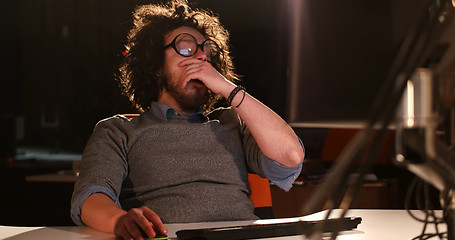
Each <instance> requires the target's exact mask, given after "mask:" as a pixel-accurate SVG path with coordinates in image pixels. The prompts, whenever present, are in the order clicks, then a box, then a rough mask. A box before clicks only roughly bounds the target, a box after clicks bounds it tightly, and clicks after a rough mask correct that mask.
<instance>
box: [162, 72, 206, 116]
mask: <svg viewBox="0 0 455 240" xmlns="http://www.w3.org/2000/svg"><path fill="white" fill-rule="evenodd" d="M191 81H199V80H191ZM191 81H190V82H191ZM163 82H164V89H165V90H166V91H167V92H168V93H169V95H171V96H172V98H174V100H175V101H176V102H177V104H178V105H179V107H180V109H181V110H182V111H184V112H187V113H192V112H197V111H199V110H200V109H201V107H202V106H203V105H204V104H206V103H207V101H208V99H209V96H210V93H209V90H208V88H207V87H205V86H204V87H195V86H189V87H190V88H193V89H192V91H185V90H184V89H181V88H180V87H179V82H178V81H170V79H169V78H168V77H166V79H164V81H163ZM190 84H191V83H190Z"/></svg>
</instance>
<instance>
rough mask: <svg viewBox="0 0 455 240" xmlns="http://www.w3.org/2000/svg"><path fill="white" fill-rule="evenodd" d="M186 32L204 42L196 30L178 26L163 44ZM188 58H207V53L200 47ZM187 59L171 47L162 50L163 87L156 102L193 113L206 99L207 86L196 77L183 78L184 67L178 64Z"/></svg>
mask: <svg viewBox="0 0 455 240" xmlns="http://www.w3.org/2000/svg"><path fill="white" fill-rule="evenodd" d="M181 33H188V34H191V35H192V36H193V37H194V38H196V40H197V42H198V44H200V43H202V42H204V40H205V38H204V36H203V35H202V34H201V33H200V32H198V31H197V30H195V29H193V28H190V27H179V28H177V29H175V30H173V31H171V32H170V33H169V34H167V35H166V36H165V45H167V44H169V43H171V42H172V41H173V40H174V38H175V37H176V36H177V35H179V34H181ZM190 58H196V59H199V60H201V61H206V60H207V55H206V54H204V52H202V51H201V50H200V49H198V50H197V52H196V54H195V55H193V56H191V57H190ZM186 59H188V57H184V56H181V55H179V54H177V53H176V52H175V50H174V49H173V48H172V47H169V48H166V50H165V52H164V69H163V73H164V82H165V83H164V89H163V91H162V92H161V94H160V96H159V97H158V102H160V103H163V104H166V105H168V106H170V107H172V108H175V109H176V110H178V111H180V112H182V113H193V112H195V111H197V110H199V108H200V107H201V105H202V104H203V103H204V102H205V101H207V98H208V96H209V93H208V89H207V87H206V86H205V85H204V84H203V83H202V82H201V81H199V80H197V79H191V80H189V81H185V80H184V77H183V75H184V73H185V69H186V67H185V66H183V67H181V66H179V63H180V62H182V61H184V60H186Z"/></svg>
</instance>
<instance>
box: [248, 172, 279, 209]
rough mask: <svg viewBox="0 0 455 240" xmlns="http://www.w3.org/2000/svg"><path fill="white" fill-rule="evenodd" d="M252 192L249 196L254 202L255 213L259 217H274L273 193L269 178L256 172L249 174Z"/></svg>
mask: <svg viewBox="0 0 455 240" xmlns="http://www.w3.org/2000/svg"><path fill="white" fill-rule="evenodd" d="M248 183H249V185H250V189H251V194H250V196H249V198H250V199H251V201H253V204H254V214H256V216H258V217H259V218H273V209H272V194H271V192H270V184H269V180H268V179H266V178H261V177H259V176H258V175H256V174H251V173H249V174H248Z"/></svg>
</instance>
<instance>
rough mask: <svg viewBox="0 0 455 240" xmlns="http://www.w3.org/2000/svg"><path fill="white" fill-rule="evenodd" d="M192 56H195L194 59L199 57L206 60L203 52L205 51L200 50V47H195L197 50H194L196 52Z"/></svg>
mask: <svg viewBox="0 0 455 240" xmlns="http://www.w3.org/2000/svg"><path fill="white" fill-rule="evenodd" d="M194 57H195V58H196V59H199V60H202V61H207V60H208V56H207V54H205V52H204V51H202V49H201V48H198V49H197V52H196V54H194Z"/></svg>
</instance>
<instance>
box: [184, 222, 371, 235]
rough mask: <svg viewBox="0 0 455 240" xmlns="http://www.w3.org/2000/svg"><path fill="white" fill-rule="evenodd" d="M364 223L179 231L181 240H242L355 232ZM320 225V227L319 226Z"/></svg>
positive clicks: (275, 225)
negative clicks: (320, 231)
mask: <svg viewBox="0 0 455 240" xmlns="http://www.w3.org/2000/svg"><path fill="white" fill-rule="evenodd" d="M361 222H362V218H360V217H345V218H333V219H327V220H325V222H324V221H323V220H319V221H298V222H287V223H272V224H252V225H246V226H232V227H220V228H200V229H184V230H180V231H177V232H176V234H177V238H178V239H181V240H196V239H197V240H225V239H226V240H240V239H255V238H269V237H282V236H292V235H308V234H310V233H311V232H312V231H314V230H315V229H317V227H322V232H324V233H325V232H340V231H347V230H353V229H356V228H357V225H359V224H360V223H361ZM318 224H319V225H318Z"/></svg>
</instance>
